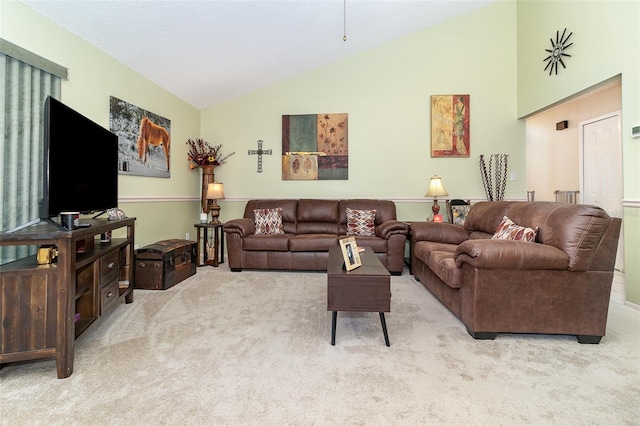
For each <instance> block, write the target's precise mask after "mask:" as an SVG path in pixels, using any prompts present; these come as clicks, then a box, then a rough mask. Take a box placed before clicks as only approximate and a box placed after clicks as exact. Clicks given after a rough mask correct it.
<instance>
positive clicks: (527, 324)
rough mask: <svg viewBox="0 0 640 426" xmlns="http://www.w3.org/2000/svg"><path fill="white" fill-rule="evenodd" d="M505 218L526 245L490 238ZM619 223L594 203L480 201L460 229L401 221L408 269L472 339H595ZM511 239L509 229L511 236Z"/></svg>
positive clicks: (601, 331)
mask: <svg viewBox="0 0 640 426" xmlns="http://www.w3.org/2000/svg"><path fill="white" fill-rule="evenodd" d="M505 216H507V217H508V218H509V219H510V220H511V221H512V222H514V223H515V224H516V225H520V226H522V227H529V228H531V229H532V230H535V229H536V228H537V236H536V239H535V242H526V241H514V240H510V239H492V237H493V235H494V233H495V232H496V230H497V228H498V226H499V225H500V224H501V222H502V221H503V218H504V217H505ZM620 226H621V219H619V218H612V217H609V216H608V215H607V213H606V212H605V211H604V210H602V209H601V208H599V207H596V206H590V205H575V204H564V203H552V202H508V201H494V202H489V201H486V202H480V203H477V204H474V205H473V206H472V207H471V209H470V211H469V213H468V216H467V218H466V221H465V222H464V225H463V226H460V225H453V224H448V223H433V222H429V223H427V222H421V223H412V224H411V269H412V273H413V274H414V275H415V278H417V279H418V280H419V281H421V282H422V284H423V285H424V286H425V287H426V288H427V289H428V290H429V291H430V292H431V293H433V295H435V296H436V297H437V298H438V299H439V300H440V301H441V302H442V303H443V304H444V305H445V306H446V307H447V308H449V310H451V312H453V313H454V314H455V315H456V316H457V317H458V318H459V319H460V320H461V321H462V322H463V323H464V325H465V326H466V328H467V331H468V332H469V334H470V335H471V336H473V337H474V338H476V339H494V338H495V337H496V335H497V334H498V333H542V334H567V335H577V336H578V341H579V342H580V343H599V342H600V339H601V338H602V336H604V335H605V331H606V325H607V314H608V308H609V298H610V292H611V283H612V280H613V272H614V264H615V258H616V249H617V245H618V237H619V233H620ZM514 235H515V234H514Z"/></svg>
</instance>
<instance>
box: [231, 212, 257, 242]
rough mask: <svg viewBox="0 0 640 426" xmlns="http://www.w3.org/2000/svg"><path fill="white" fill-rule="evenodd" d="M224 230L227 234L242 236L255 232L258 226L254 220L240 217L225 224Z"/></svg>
mask: <svg viewBox="0 0 640 426" xmlns="http://www.w3.org/2000/svg"><path fill="white" fill-rule="evenodd" d="M223 229H224V232H226V233H227V234H239V235H240V238H244V237H246V236H247V235H251V234H255V232H256V226H255V223H254V222H253V220H251V219H249V218H246V217H243V218H240V219H232V220H230V221H228V222H225V224H224V227H223Z"/></svg>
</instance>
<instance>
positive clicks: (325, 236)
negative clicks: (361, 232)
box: [224, 199, 408, 275]
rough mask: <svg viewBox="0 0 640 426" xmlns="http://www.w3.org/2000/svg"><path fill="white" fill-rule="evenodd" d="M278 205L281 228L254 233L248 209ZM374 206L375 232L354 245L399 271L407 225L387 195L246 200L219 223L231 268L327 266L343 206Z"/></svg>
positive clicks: (341, 229)
mask: <svg viewBox="0 0 640 426" xmlns="http://www.w3.org/2000/svg"><path fill="white" fill-rule="evenodd" d="M278 207H280V208H282V224H283V228H284V234H275V235H273V234H270V235H265V234H260V235H256V233H255V223H254V210H255V209H275V208H278ZM347 207H348V208H350V209H354V210H375V211H376V213H375V222H374V223H375V236H362V237H361V236H356V243H357V244H358V245H359V246H369V247H371V248H372V249H373V251H374V252H375V254H376V255H377V256H378V258H379V259H380V261H381V262H382V264H383V265H384V266H385V267H386V268H387V270H389V272H390V273H392V274H395V275H400V274H402V269H403V267H404V251H405V241H406V237H407V233H408V225H407V224H406V223H404V222H400V221H398V220H396V206H395V204H394V203H393V202H392V201H387V200H365V199H353V200H319V199H301V200H292V199H286V200H250V201H248V202H247V204H246V206H245V210H244V215H243V217H242V218H239V219H233V220H230V221H228V222H226V223H225V224H224V232H225V234H226V237H227V254H228V258H229V260H228V262H229V267H230V268H231V270H232V271H236V272H237V271H242V269H243V268H247V269H280V270H283V269H284V270H311V271H320V270H326V269H327V261H328V259H329V247H332V246H337V245H339V243H338V240H339V239H340V238H344V237H346V236H347V235H346V233H347V226H346V223H347V214H346V209H347Z"/></svg>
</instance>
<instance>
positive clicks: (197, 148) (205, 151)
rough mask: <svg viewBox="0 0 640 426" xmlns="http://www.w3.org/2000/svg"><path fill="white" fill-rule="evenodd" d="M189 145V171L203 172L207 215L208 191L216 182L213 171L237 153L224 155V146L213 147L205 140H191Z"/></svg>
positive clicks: (203, 202)
mask: <svg viewBox="0 0 640 426" xmlns="http://www.w3.org/2000/svg"><path fill="white" fill-rule="evenodd" d="M187 145H189V151H188V152H187V160H189V169H191V170H194V169H201V170H202V195H201V197H202V198H201V201H202V212H203V213H207V212H208V211H209V210H210V207H209V202H208V201H207V190H208V188H209V184H210V183H212V182H214V181H215V179H214V174H213V171H214V169H215V168H216V167H218V166H221V165H223V164H225V163H226V162H227V159H228V158H229V157H231V156H232V155H233V154H235V152H232V153H231V154H229V155H222V144H218V145H214V146H211V145H209V142H207V141H205V140H204V139H196V140H193V139H189V140H187Z"/></svg>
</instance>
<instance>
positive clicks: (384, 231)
mask: <svg viewBox="0 0 640 426" xmlns="http://www.w3.org/2000/svg"><path fill="white" fill-rule="evenodd" d="M408 233H409V225H407V224H406V223H404V222H401V221H399V220H387V221H386V222H382V223H381V224H380V225H378V226H376V237H380V238H384V239H387V240H388V239H389V237H391V236H392V235H395V234H404V235H407V234H408Z"/></svg>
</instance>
